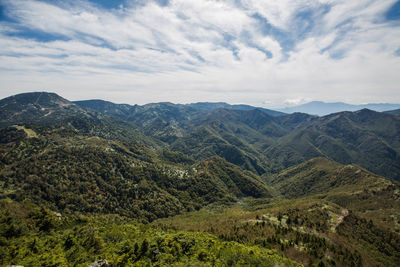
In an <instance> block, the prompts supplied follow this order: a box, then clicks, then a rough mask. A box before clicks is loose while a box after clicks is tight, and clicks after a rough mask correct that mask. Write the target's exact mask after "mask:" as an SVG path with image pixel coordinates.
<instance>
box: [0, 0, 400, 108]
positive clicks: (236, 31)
mask: <svg viewBox="0 0 400 267" xmlns="http://www.w3.org/2000/svg"><path fill="white" fill-rule="evenodd" d="M237 3H238V1H233V0H232V1H230V0H227V1H212V0H204V1H198V0H171V1H170V4H169V5H167V6H160V5H158V4H156V3H154V2H151V1H145V2H143V3H142V4H141V5H136V6H135V5H127V6H124V7H120V8H117V9H109V10H106V9H103V8H101V7H99V6H94V5H92V4H90V3H89V2H84V1H77V2H69V3H68V2H65V3H64V4H59V5H56V4H51V3H48V2H40V1H33V0H20V1H7V0H4V1H3V5H4V6H5V8H6V9H5V10H6V12H8V14H9V15H10V16H12V17H13V18H14V20H15V21H16V22H5V21H3V22H0V79H1V81H2V83H1V85H0V96H1V97H6V96H8V95H10V94H13V93H18V92H23V91H32V90H49V91H56V92H58V93H60V94H61V95H63V96H65V97H67V98H71V99H85V98H105V99H109V100H112V101H116V102H129V103H142V104H143V103H147V102H156V101H173V102H196V101H228V102H232V103H241V102H242V103H249V104H254V105H263V103H264V104H265V103H276V106H278V105H280V104H284V103H286V104H287V103H289V102H290V103H292V102H293V101H300V102H302V101H304V99H306V100H325V101H340V100H346V101H349V102H354V103H361V102H381V101H382V102H396V101H397V102H400V90H399V88H398V84H400V78H399V76H398V72H399V69H400V57H398V56H395V51H396V50H398V49H399V48H400V27H399V26H398V24H397V25H396V24H393V23H389V22H385V21H384V19H383V13H384V12H385V11H386V10H387V9H388V8H389V7H390V6H391V5H392V4H393V3H394V1H393V0H381V1H373V0H360V1H345V0H337V1H330V0H319V1H317V0H296V1H289V0H287V1H286V0H284V1H275V0H271V1H270V0H268V1H267V0H266V1H253V0H242V1H240V3H239V4H237ZM322 5H330V6H331V8H330V9H326V10H329V11H327V13H323V12H320V8H321V6H322ZM305 10H311V11H313V12H314V13H313V15H312V18H302V17H298V16H297V17H296V14H298V12H299V11H305ZM255 13H257V14H259V15H260V16H263V17H264V18H265V19H266V20H268V22H269V23H270V24H271V25H273V27H276V29H277V31H281V32H280V34H283V35H285V36H283V37H284V38H282V36H278V35H274V34H266V33H267V32H268V29H263V28H262V25H260V22H259V21H258V20H257V19H255V18H254V17H253V15H254V14H255ZM310 19H312V20H314V24H315V25H311V27H310V28H308V30H307V32H306V34H305V35H304V36H299V32H298V31H299V30H301V29H304V27H303V26H302V25H300V24H301V23H310ZM307 25H308V24H307ZM27 28H28V29H29V30H26V29H27ZM38 31H39V32H41V35H46V34H48V35H51V36H52V37H53V39H51V40H44V39H42V38H41V37H40V36H36V37H35V32H36V33H37V32H38ZM19 32H25V33H26V32H28V33H31V34H30V36H32V37H31V38H28V37H26V35H20V34H19ZM285 40H286V41H285ZM285 42H292V43H293V45H292V46H289V47H292V48H291V49H288V48H287V47H288V46H287V43H285ZM268 53H271V55H272V58H271V57H270V55H269V54H268ZM299 99H300V100H299ZM288 101H289V102H288ZM300 102H299V103H300ZM293 103H294V102H293ZM269 105H271V106H273V105H274V104H269Z"/></svg>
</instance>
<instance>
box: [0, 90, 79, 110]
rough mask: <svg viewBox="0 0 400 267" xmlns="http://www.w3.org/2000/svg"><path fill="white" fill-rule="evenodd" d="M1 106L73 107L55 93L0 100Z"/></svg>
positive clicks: (36, 93)
mask: <svg viewBox="0 0 400 267" xmlns="http://www.w3.org/2000/svg"><path fill="white" fill-rule="evenodd" d="M0 103H1V106H2V107H3V105H5V104H8V105H10V104H18V105H20V106H29V105H33V106H37V107H43V108H46V107H55V106H70V105H73V103H71V102H70V101H68V100H67V99H65V98H62V97H61V96H59V95H57V94H56V93H49V92H31V93H23V94H17V95H13V96H10V97H7V98H4V99H2V100H0Z"/></svg>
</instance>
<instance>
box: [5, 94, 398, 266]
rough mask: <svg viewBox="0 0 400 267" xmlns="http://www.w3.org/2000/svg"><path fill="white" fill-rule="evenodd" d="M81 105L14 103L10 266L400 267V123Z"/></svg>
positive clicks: (220, 109) (8, 195) (224, 109)
mask: <svg viewBox="0 0 400 267" xmlns="http://www.w3.org/2000/svg"><path fill="white" fill-rule="evenodd" d="M77 104H79V106H78V105H76V104H74V103H72V102H69V101H68V100H65V99H63V98H61V97H59V96H57V95H55V94H48V93H31V94H22V95H17V96H13V97H9V98H6V99H3V100H0V106H1V110H0V233H1V235H0V264H2V265H8V264H23V265H25V266H87V265H88V264H89V263H91V262H93V261H95V260H100V259H107V260H108V261H109V262H110V264H111V265H112V266H132V265H137V266H143V265H148V266H152V265H154V266H169V265H178V266H234V265H235V264H236V265H239V266H241V265H246V266H275V265H276V264H279V263H285V264H287V265H292V264H293V265H295V263H294V262H292V261H290V260H288V259H291V260H293V261H295V262H299V263H301V264H304V265H306V266H397V265H398V263H399V262H400V254H399V251H400V185H399V183H398V182H396V181H394V180H390V179H387V178H385V177H383V176H380V175H385V176H387V177H389V178H394V179H399V176H398V175H399V173H400V165H399V164H400V156H399V155H400V119H399V117H398V116H395V115H391V114H384V113H378V112H372V111H369V110H362V111H358V112H342V113H337V114H332V115H328V116H325V117H315V116H311V115H307V114H300V113H296V114H290V115H285V114H281V113H278V112H273V111H269V110H264V109H256V108H252V107H250V106H245V105H234V106H230V105H227V104H224V103H196V104H189V105H175V104H172V103H155V104H148V105H144V106H138V105H135V106H130V105H125V104H124V105H116V104H113V103H110V102H105V101H101V100H93V101H81V102H78V103H77ZM343 164H345V165H343ZM357 164H358V165H357ZM371 171H374V172H377V173H378V174H379V175H377V174H374V173H372V172H371Z"/></svg>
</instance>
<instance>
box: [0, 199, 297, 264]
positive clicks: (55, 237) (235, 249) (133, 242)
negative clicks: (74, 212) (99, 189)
mask: <svg viewBox="0 0 400 267" xmlns="http://www.w3.org/2000/svg"><path fill="white" fill-rule="evenodd" d="M0 207H1V209H0V233H1V239H0V264H1V265H4V264H22V265H24V266H88V265H89V264H90V263H92V262H94V261H96V260H99V259H107V260H108V262H109V263H110V264H112V265H113V266H145V265H146V266H152V265H154V266H189V265H190V266H211V265H213V266H233V265H248V266H275V265H276V264H282V263H283V264H285V266H296V265H297V264H296V263H295V262H293V261H290V260H288V259H285V258H283V257H281V256H279V255H278V254H277V252H276V251H274V250H272V249H266V248H263V247H260V246H244V245H242V244H239V243H236V242H226V241H223V240H221V239H218V238H216V237H215V236H213V235H209V234H205V233H193V232H185V231H172V230H160V229H156V228H153V227H150V226H149V225H143V224H138V223H135V222H132V221H129V220H126V219H124V218H121V217H118V216H111V215H110V216H104V215H103V216H98V217H93V218H88V217H85V216H78V217H64V216H61V217H58V216H57V214H54V213H53V212H51V211H49V210H48V209H46V208H39V207H37V206H35V205H33V204H31V203H29V202H23V203H21V204H17V203H13V202H9V201H1V202H0Z"/></svg>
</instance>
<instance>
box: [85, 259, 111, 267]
mask: <svg viewBox="0 0 400 267" xmlns="http://www.w3.org/2000/svg"><path fill="white" fill-rule="evenodd" d="M108 266H110V265H109V264H108V261H107V260H99V261H95V262H93V263H91V264H90V265H89V266H88V267H108Z"/></svg>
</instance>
